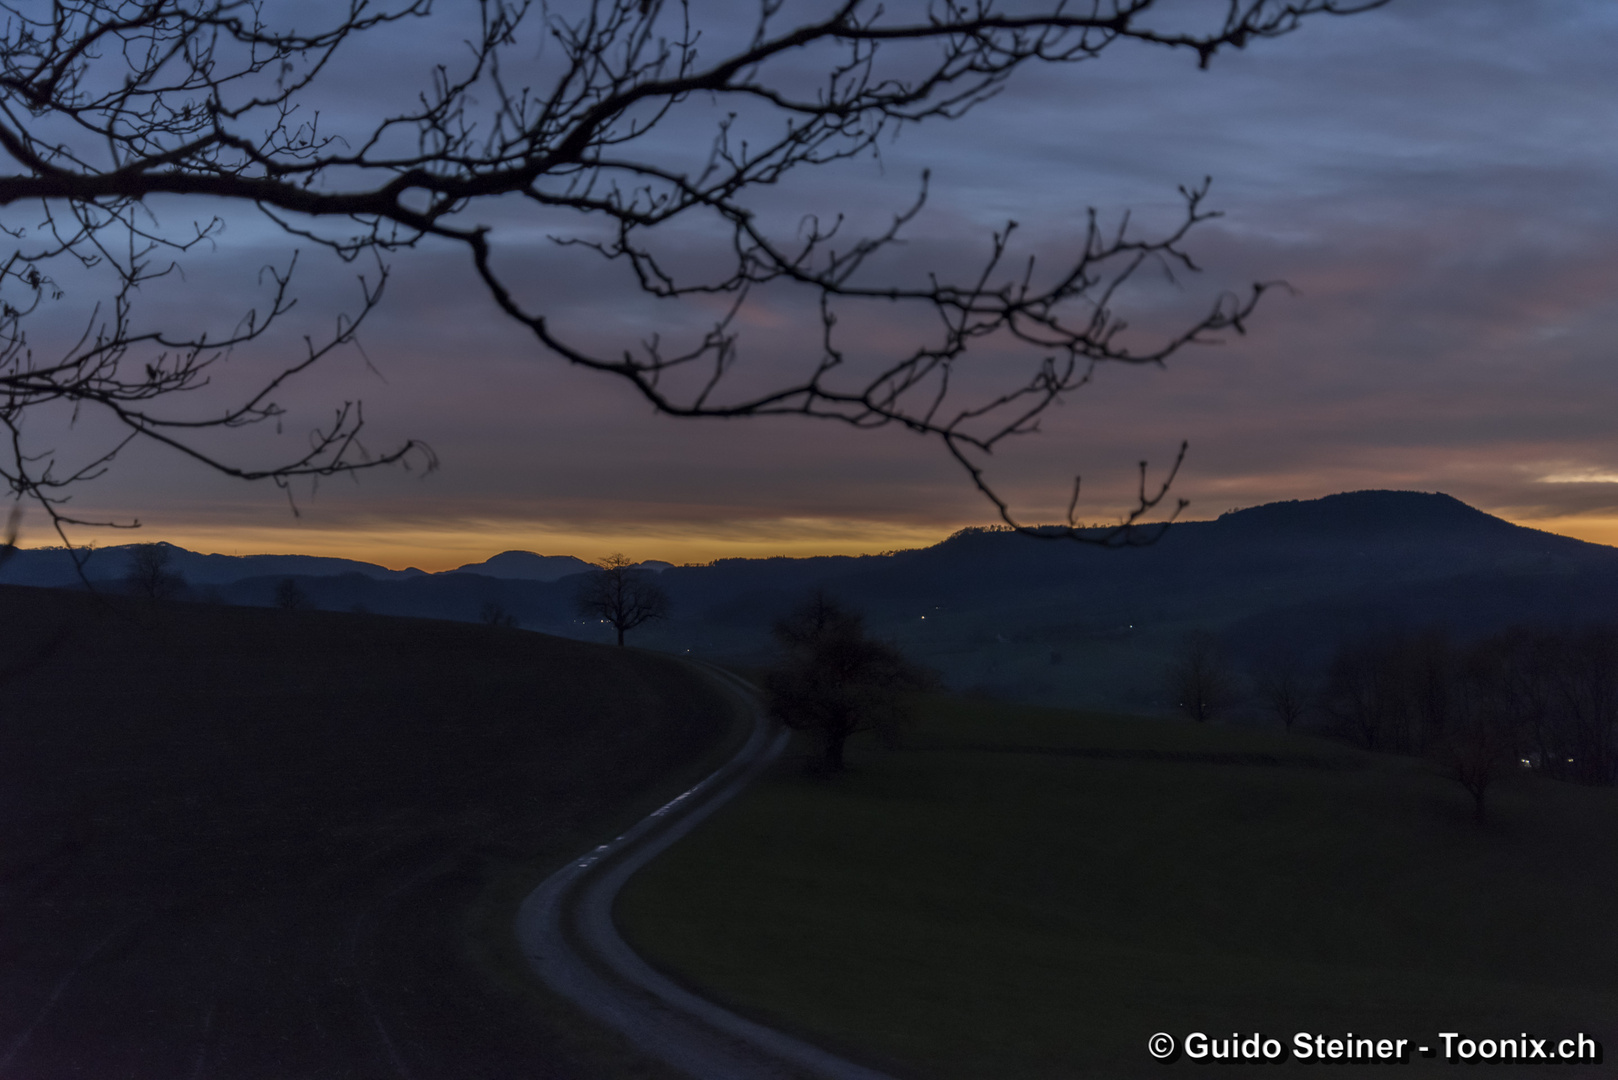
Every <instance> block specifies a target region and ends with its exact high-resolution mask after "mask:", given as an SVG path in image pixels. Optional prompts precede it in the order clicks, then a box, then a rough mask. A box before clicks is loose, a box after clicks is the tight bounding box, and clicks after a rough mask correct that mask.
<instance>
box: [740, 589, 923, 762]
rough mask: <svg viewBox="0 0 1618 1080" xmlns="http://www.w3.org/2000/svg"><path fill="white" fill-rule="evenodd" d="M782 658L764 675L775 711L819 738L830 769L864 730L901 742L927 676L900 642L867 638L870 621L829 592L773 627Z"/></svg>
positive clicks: (768, 698)
mask: <svg viewBox="0 0 1618 1080" xmlns="http://www.w3.org/2000/svg"><path fill="white" fill-rule="evenodd" d="M773 632H774V635H775V640H776V642H777V644H779V645H780V647H781V651H782V658H781V661H780V662H779V663H778V664H777V665H776V666H775V667H774V668H772V669H770V671H768V672H767V673H766V674H765V676H764V693H765V698H766V702H767V704H768V707H769V710H770V715H772V716H774V717H775V718H776V719H778V720H780V721H781V722H782V723H783V724H785V725H786V726H787V727H790V728H792V729H794V730H796V731H807V732H811V733H813V734H814V735H816V736H817V737H819V739H820V742H821V751H822V756H821V762H822V766H823V767H824V769H825V770H826V771H827V772H828V773H836V772H841V771H842V770H843V767H844V765H843V747H844V744H846V743H847V742H848V739H849V736H851V735H854V734H855V733H857V732H861V731H876V732H878V733H881V734H884V735H885V736H886V737H887V741H888V742H890V743H892V742H894V741H896V736H897V733H898V730H899V729H900V727H901V726H902V725H903V724H904V722H905V721H906V720H907V719H908V718H909V715H910V710H909V701H908V698H907V694H908V693H910V692H913V691H916V690H921V689H925V688H926V687H927V686H929V685H930V681H931V680H930V678H929V676H928V673H927V672H926V671H925V670H923V669H922V668H920V667H918V666H916V665H915V664H913V663H911V662H910V661H909V660H907V659H905V657H904V654H902V653H901V652H900V651H899V650H898V649H897V648H895V647H894V646H892V645H890V644H888V643H886V642H882V641H873V640H872V639H870V638H868V637H866V636H865V626H864V621H863V620H862V619H861V617H860V616H859V615H858V614H856V613H855V612H852V611H849V610H848V609H847V608H845V607H843V606H842V605H841V604H839V603H837V602H836V601H835V600H833V599H832V598H831V597H829V596H828V595H827V594H826V593H824V592H820V591H817V592H815V593H814V594H812V595H811V596H810V597H809V599H808V600H806V601H805V602H804V603H803V604H802V605H800V606H799V607H798V608H796V609H794V610H793V611H792V613H791V614H789V615H787V616H786V617H785V618H783V619H781V620H779V621H778V622H777V623H776V624H775V627H774V631H773Z"/></svg>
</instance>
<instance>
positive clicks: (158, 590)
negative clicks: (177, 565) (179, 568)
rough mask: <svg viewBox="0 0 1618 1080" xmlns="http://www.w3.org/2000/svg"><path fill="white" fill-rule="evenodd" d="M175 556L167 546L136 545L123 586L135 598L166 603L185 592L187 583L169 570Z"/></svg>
mask: <svg viewBox="0 0 1618 1080" xmlns="http://www.w3.org/2000/svg"><path fill="white" fill-rule="evenodd" d="M173 558H174V553H173V552H172V551H170V550H169V546H168V545H167V544H135V545H134V546H133V547H131V548H130V549H129V570H128V572H126V573H125V575H124V584H125V586H126V587H128V589H129V591H130V592H132V593H134V594H135V595H136V596H143V597H145V598H146V599H148V600H165V599H167V598H168V597H171V596H173V595H174V594H175V593H177V592H179V591H180V590H181V589H183V588H185V579H184V578H183V577H181V576H180V575H179V574H176V573H174V572H172V571H170V570H169V563H170V562H171V561H172V560H173Z"/></svg>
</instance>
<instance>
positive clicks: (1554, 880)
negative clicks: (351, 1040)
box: [618, 700, 1618, 1080]
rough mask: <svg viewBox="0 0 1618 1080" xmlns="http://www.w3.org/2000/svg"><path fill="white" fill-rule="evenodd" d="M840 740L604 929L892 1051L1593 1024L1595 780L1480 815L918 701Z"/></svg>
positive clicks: (1617, 997)
mask: <svg viewBox="0 0 1618 1080" xmlns="http://www.w3.org/2000/svg"><path fill="white" fill-rule="evenodd" d="M851 761H852V764H853V769H852V771H851V772H850V773H848V774H847V775H845V776H843V777H841V778H838V779H836V780H834V781H830V782H828V781H824V780H818V779H814V778H812V777H810V776H807V775H805V774H804V773H803V772H802V770H801V768H798V767H796V766H794V765H792V764H790V763H788V764H784V765H783V766H782V767H781V768H780V769H778V770H777V772H776V773H775V774H774V775H773V776H772V777H770V778H768V779H766V780H765V781H764V782H762V783H760V784H759V785H757V786H756V787H755V788H753V789H752V790H751V791H749V792H748V793H747V794H746V795H745V796H744V797H743V798H742V799H741V800H740V801H738V802H737V803H736V804H734V805H732V806H730V807H728V808H726V809H725V810H724V811H722V812H721V813H720V814H719V815H718V816H717V817H716V818H715V819H714V820H713V821H711V822H710V823H708V824H707V825H705V826H704V827H702V828H701V829H700V830H698V831H697V832H696V833H695V834H693V835H692V836H691V837H690V838H688V839H687V840H686V841H684V842H682V843H681V845H680V846H678V847H676V848H674V849H673V850H672V851H670V852H669V853H668V854H667V855H665V856H664V857H663V858H662V859H661V860H660V861H659V862H657V863H655V864H654V865H653V866H651V867H650V868H649V869H648V870H647V871H646V872H645V873H643V874H642V875H641V876H639V877H638V878H636V879H635V880H633V881H632V882H631V884H630V887H629V889H628V890H627V892H626V893H625V895H624V897H623V898H622V900H621V901H620V908H619V912H618V914H619V918H620V921H621V923H622V924H623V925H624V927H625V930H626V933H627V935H628V936H629V938H630V940H631V941H632V942H633V943H634V944H635V945H636V946H637V947H638V948H640V949H641V950H642V951H643V952H644V953H645V954H646V955H648V956H649V957H650V958H652V959H653V960H654V962H656V963H657V964H659V965H660V966H662V967H664V968H665V969H667V970H669V971H671V972H673V973H675V974H676V975H677V977H680V978H682V979H684V980H686V981H687V982H689V983H691V984H693V985H695V986H697V987H698V988H700V989H702V990H704V991H705V992H708V993H709V994H711V995H712V996H714V997H716V998H719V999H720V1000H723V1001H726V1002H728V1003H730V1004H731V1005H732V1006H734V1007H736V1008H738V1009H739V1010H741V1011H743V1012H746V1013H749V1014H751V1015H754V1016H756V1017H759V1018H762V1019H765V1020H767V1021H770V1022H774V1023H778V1024H780V1025H782V1026H784V1027H788V1028H790V1029H795V1030H798V1031H800V1032H803V1033H806V1034H809V1035H811V1036H813V1037H816V1038H818V1039H820V1040H821V1041H823V1042H825V1043H827V1044H828V1045H832V1046H836V1047H840V1048H843V1049H845V1050H848V1051H851V1052H853V1053H855V1054H856V1055H858V1056H861V1057H863V1058H865V1059H866V1060H869V1061H872V1062H874V1063H877V1064H880V1065H883V1066H885V1067H887V1068H889V1069H890V1070H892V1071H893V1072H895V1074H897V1075H901V1076H916V1077H937V1078H948V1080H956V1078H958V1080H966V1078H985V1080H987V1078H1022V1077H1029V1078H1034V1077H1040V1078H1045V1077H1049V1078H1053V1080H1054V1078H1072V1077H1137V1076H1140V1077H1157V1076H1161V1077H1187V1076H1202V1075H1210V1076H1220V1077H1226V1076H1232V1077H1233V1076H1244V1075H1255V1076H1271V1075H1278V1072H1277V1069H1276V1067H1275V1066H1274V1065H1270V1064H1264V1065H1257V1066H1244V1065H1243V1064H1241V1063H1230V1062H1219V1063H1210V1062H1203V1063H1201V1064H1200V1065H1199V1064H1198V1063H1197V1062H1192V1061H1189V1060H1186V1059H1181V1060H1180V1061H1178V1062H1175V1063H1172V1064H1160V1063H1155V1062H1154V1061H1152V1059H1151V1058H1150V1057H1149V1056H1148V1054H1147V1051H1146V1043H1147V1039H1148V1037H1149V1036H1150V1035H1152V1034H1153V1033H1155V1032H1159V1031H1163V1032H1168V1033H1170V1034H1173V1035H1175V1037H1176V1038H1177V1039H1178V1038H1182V1037H1183V1036H1184V1034H1186V1033H1188V1032H1193V1031H1201V1032H1205V1033H1212V1034H1216V1035H1224V1036H1228V1035H1229V1034H1230V1033H1232V1032H1240V1033H1242V1034H1243V1035H1246V1034H1250V1033H1253V1032H1255V1031H1257V1032H1262V1033H1264V1034H1266V1035H1271V1036H1276V1037H1278V1038H1280V1039H1281V1040H1282V1041H1283V1043H1285V1044H1286V1045H1287V1047H1288V1048H1289V1049H1290V1047H1291V1039H1292V1036H1293V1034H1294V1033H1297V1032H1315V1033H1321V1034H1327V1035H1336V1036H1339V1037H1340V1036H1343V1035H1344V1034H1346V1033H1348V1032H1355V1033H1358V1034H1360V1035H1372V1036H1377V1037H1384V1036H1385V1037H1389V1038H1399V1037H1405V1038H1410V1039H1412V1040H1414V1045H1421V1044H1424V1043H1425V1044H1428V1045H1432V1046H1435V1047H1437V1046H1438V1045H1439V1044H1438V1043H1437V1042H1436V1035H1437V1033H1438V1032H1440V1031H1456V1032H1460V1033H1462V1034H1463V1035H1470V1036H1472V1037H1479V1036H1486V1037H1496V1038H1498V1037H1502V1036H1516V1035H1518V1034H1520V1033H1522V1032H1528V1033H1531V1034H1533V1035H1534V1036H1536V1037H1544V1036H1555V1037H1557V1038H1560V1037H1562V1036H1564V1035H1566V1036H1571V1035H1574V1034H1576V1033H1578V1032H1580V1031H1583V1032H1586V1033H1589V1034H1591V1035H1593V1036H1596V1037H1598V1038H1600V1039H1602V1040H1603V1041H1604V1043H1605V1045H1606V1047H1607V1052H1608V1053H1613V1052H1618V1044H1615V1041H1614V1040H1615V1039H1618V923H1615V915H1618V900H1615V898H1618V843H1615V839H1618V792H1615V791H1612V790H1595V789H1589V788H1580V787H1573V786H1567V785H1557V784H1553V783H1550V782H1543V781H1540V780H1539V778H1537V777H1533V776H1527V775H1525V776H1521V777H1518V778H1514V780H1513V782H1512V783H1511V784H1510V785H1509V786H1508V787H1506V788H1504V789H1502V790H1500V791H1499V793H1498V796H1497V797H1496V796H1491V798H1492V803H1493V805H1492V807H1491V812H1492V818H1491V821H1490V823H1489V824H1488V825H1487V826H1486V827H1484V828H1482V829H1479V828H1477V827H1475V826H1474V824H1473V822H1472V820H1471V804H1470V800H1469V798H1468V797H1467V796H1466V794H1465V793H1464V792H1463V791H1462V790H1461V788H1460V787H1459V786H1458V785H1456V784H1454V783H1453V782H1451V781H1448V780H1445V779H1443V778H1442V777H1439V776H1436V775H1434V774H1432V773H1431V772H1430V771H1429V770H1428V769H1427V768H1426V767H1425V766H1424V765H1422V764H1421V763H1420V762H1416V761H1411V760H1405V759H1398V758H1389V757H1379V756H1372V755H1367V754H1362V753H1359V752H1357V751H1353V750H1350V749H1347V748H1344V747H1341V746H1338V745H1336V744H1333V743H1329V742H1325V741H1322V740H1319V739H1315V738H1311V737H1308V736H1302V735H1298V736H1290V737H1286V736H1282V735H1280V734H1273V735H1272V734H1268V733H1265V732H1258V731H1250V730H1238V729H1225V728H1220V727H1198V726H1196V725H1191V724H1184V723H1178V722H1170V721H1155V720H1141V719H1133V718H1120V717H1108V716H1097V715H1085V714H1078V713H1069V712H1060V711H1055V710H1042V709H1035V708H1025V707H1015V706H1005V705H990V704H975V703H967V702H962V701H948V700H936V701H934V702H932V703H931V704H930V706H929V707H928V708H927V709H926V710H925V712H924V719H923V721H922V723H921V726H920V727H919V729H918V731H917V733H916V735H915V737H914V738H913V739H912V740H911V744H910V746H909V747H908V748H907V749H903V750H900V751H883V750H880V749H877V748H874V747H871V746H867V747H863V748H860V750H859V752H858V753H856V754H855V755H854V756H853V757H852V758H851ZM1368 1068H1369V1069H1370V1070H1371V1072H1372V1073H1375V1074H1380V1073H1379V1071H1378V1070H1377V1069H1376V1068H1375V1066H1368V1065H1365V1064H1359V1063H1356V1064H1348V1063H1333V1064H1325V1063H1318V1062H1310V1063H1308V1064H1307V1065H1305V1064H1303V1063H1301V1062H1293V1063H1291V1064H1290V1065H1289V1066H1288V1067H1285V1068H1283V1069H1281V1070H1280V1071H1281V1072H1287V1073H1298V1074H1303V1073H1305V1072H1307V1073H1308V1074H1310V1075H1315V1074H1320V1075H1333V1076H1347V1075H1354V1074H1363V1073H1364V1072H1365V1070H1366V1069H1368ZM1455 1068H1456V1066H1454V1065H1449V1064H1445V1063H1443V1062H1442V1061H1441V1060H1440V1061H1429V1060H1425V1059H1423V1058H1421V1057H1420V1056H1415V1057H1413V1059H1412V1061H1411V1063H1410V1064H1409V1065H1408V1066H1401V1067H1396V1068H1395V1069H1394V1072H1395V1073H1397V1075H1400V1076H1425V1075H1440V1076H1451V1075H1455V1072H1454V1070H1455ZM1610 1069H1611V1063H1610V1062H1609V1063H1608V1064H1607V1065H1606V1066H1600V1067H1594V1068H1591V1067H1573V1066H1568V1065H1555V1066H1551V1067H1548V1068H1545V1067H1540V1068H1535V1067H1530V1066H1528V1065H1526V1064H1521V1063H1519V1064H1514V1065H1510V1066H1499V1065H1496V1066H1494V1067H1492V1068H1489V1069H1486V1070H1485V1071H1487V1072H1489V1073H1490V1074H1491V1075H1501V1076H1513V1077H1517V1076H1536V1075H1554V1076H1564V1077H1565V1076H1579V1075H1607V1073H1608V1071H1610Z"/></svg>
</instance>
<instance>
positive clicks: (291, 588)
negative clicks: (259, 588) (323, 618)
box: [275, 578, 309, 611]
mask: <svg viewBox="0 0 1618 1080" xmlns="http://www.w3.org/2000/svg"><path fill="white" fill-rule="evenodd" d="M275 606H276V607H278V608H280V609H281V610H283V611H302V610H303V609H304V608H306V607H308V606H309V594H308V593H306V592H304V591H303V588H302V586H300V585H299V584H298V583H297V582H296V581H294V580H293V579H292V578H282V579H281V580H280V581H278V582H277V583H276V585H275Z"/></svg>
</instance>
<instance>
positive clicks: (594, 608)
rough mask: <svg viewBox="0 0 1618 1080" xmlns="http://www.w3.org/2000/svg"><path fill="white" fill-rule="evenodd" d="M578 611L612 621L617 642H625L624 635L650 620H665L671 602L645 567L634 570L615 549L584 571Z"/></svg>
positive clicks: (593, 617) (589, 617) (625, 558)
mask: <svg viewBox="0 0 1618 1080" xmlns="http://www.w3.org/2000/svg"><path fill="white" fill-rule="evenodd" d="M577 603H578V612H579V614H580V615H583V616H584V617H585V618H588V619H600V620H601V621H603V622H607V623H611V624H612V628H613V629H614V630H616V631H617V632H618V644H619V645H620V646H622V645H623V643H624V634H625V633H627V632H628V631H630V630H633V629H635V628H636V627H637V626H641V625H642V624H644V623H648V622H651V621H652V620H653V619H666V618H668V615H669V610H670V608H671V604H670V603H669V594H668V593H666V592H664V591H663V587H662V586H661V585H659V584H658V583H657V582H656V581H654V580H652V576H651V575H650V574H648V573H647V572H646V571H645V570H637V569H636V568H635V564H634V563H633V562H631V561H630V560H629V557H628V556H626V555H620V554H618V553H617V552H614V553H613V554H611V555H608V556H607V557H606V558H605V559H602V560H601V567H600V568H599V569H597V570H594V571H592V572H590V573H589V574H586V575H585V577H584V581H583V583H582V584H581V585H580V586H579V592H578V597H577Z"/></svg>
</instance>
